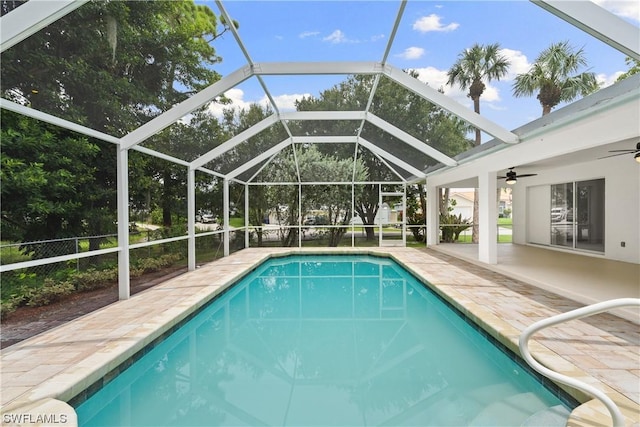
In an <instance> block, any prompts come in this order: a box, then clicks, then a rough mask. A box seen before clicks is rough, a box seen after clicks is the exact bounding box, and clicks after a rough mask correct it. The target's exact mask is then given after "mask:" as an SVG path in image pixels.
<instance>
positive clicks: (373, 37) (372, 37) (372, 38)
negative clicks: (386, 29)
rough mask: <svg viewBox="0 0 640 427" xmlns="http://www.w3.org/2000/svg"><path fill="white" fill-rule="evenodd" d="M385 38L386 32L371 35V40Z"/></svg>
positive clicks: (375, 40)
mask: <svg viewBox="0 0 640 427" xmlns="http://www.w3.org/2000/svg"><path fill="white" fill-rule="evenodd" d="M384 38H385V36H384V34H376V35H375V36H371V41H372V42H377V41H378V40H382V39H384Z"/></svg>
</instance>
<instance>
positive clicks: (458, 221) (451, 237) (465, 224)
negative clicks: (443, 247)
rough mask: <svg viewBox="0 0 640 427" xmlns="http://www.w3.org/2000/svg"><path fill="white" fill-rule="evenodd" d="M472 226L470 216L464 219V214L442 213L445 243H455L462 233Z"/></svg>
mask: <svg viewBox="0 0 640 427" xmlns="http://www.w3.org/2000/svg"><path fill="white" fill-rule="evenodd" d="M470 227H471V221H470V220H469V219H468V218H465V219H463V218H462V214H458V215H454V214H452V213H448V214H440V230H441V231H442V241H443V242H444V243H454V242H456V241H457V240H458V238H459V237H460V233H462V232H463V231H464V230H466V229H468V228H470Z"/></svg>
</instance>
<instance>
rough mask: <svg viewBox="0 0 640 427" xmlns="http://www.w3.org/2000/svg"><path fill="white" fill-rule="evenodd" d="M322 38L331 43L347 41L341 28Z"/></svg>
mask: <svg viewBox="0 0 640 427" xmlns="http://www.w3.org/2000/svg"><path fill="white" fill-rule="evenodd" d="M322 40H323V41H326V42H330V43H344V42H346V41H347V39H346V37H345V35H344V33H343V32H342V31H340V30H335V31H334V32H333V33H331V34H329V35H328V36H327V37H325V38H323V39H322Z"/></svg>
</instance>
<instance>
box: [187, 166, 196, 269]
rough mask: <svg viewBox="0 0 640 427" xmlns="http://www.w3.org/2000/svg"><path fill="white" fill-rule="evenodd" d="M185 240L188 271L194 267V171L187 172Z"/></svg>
mask: <svg viewBox="0 0 640 427" xmlns="http://www.w3.org/2000/svg"><path fill="white" fill-rule="evenodd" d="M187 234H188V235H189V240H188V241H187V253H188V266H189V271H193V270H195V269H196V171H195V169H191V168H189V170H188V172H187Z"/></svg>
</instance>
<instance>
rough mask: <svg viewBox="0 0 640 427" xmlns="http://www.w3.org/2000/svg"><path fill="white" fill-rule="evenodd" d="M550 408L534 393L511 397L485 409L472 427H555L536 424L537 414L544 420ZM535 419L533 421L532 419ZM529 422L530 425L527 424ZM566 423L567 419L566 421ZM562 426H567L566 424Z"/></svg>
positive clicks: (471, 424) (475, 419) (473, 422)
mask: <svg viewBox="0 0 640 427" xmlns="http://www.w3.org/2000/svg"><path fill="white" fill-rule="evenodd" d="M549 409H550V408H548V407H547V405H546V404H545V403H544V402H543V401H542V400H541V399H540V398H539V397H537V396H536V395H535V394H534V393H531V392H529V393H520V394H516V395H512V396H509V397H507V398H504V399H502V400H500V401H498V402H495V403H492V404H490V405H489V406H487V407H486V408H484V409H483V410H482V411H480V413H479V414H478V415H477V416H476V417H475V418H474V419H473V420H472V421H471V423H470V424H469V425H470V426H494V427H497V426H520V425H522V426H525V425H529V426H533V425H538V426H539V425H544V426H549V427H552V426H555V425H556V424H546V423H542V424H540V423H538V424H534V423H535V418H533V417H535V416H536V415H537V414H540V415H539V416H540V417H541V418H542V417H543V416H544V414H545V413H546V411H547V410H549ZM532 418H533V419H532ZM526 422H529V423H530V424H525V423H526ZM564 423H566V419H565V420H564ZM564 423H563V424H561V425H565V424H564Z"/></svg>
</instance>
